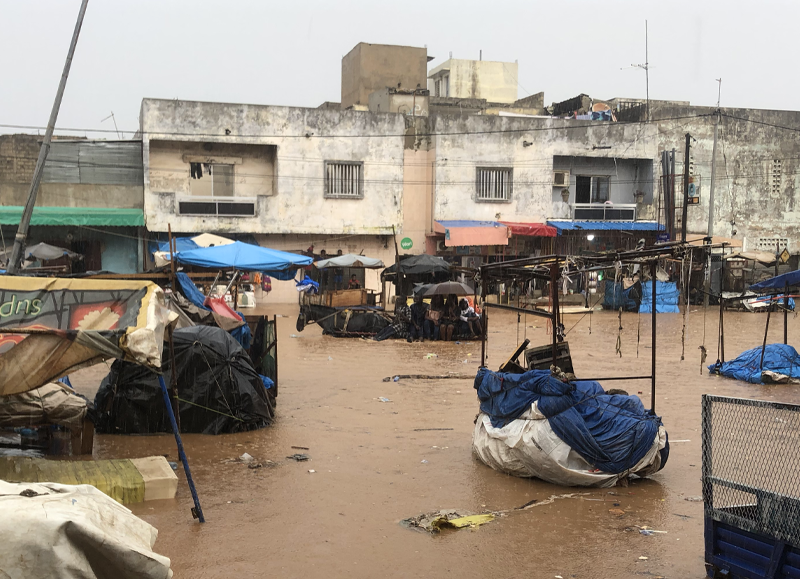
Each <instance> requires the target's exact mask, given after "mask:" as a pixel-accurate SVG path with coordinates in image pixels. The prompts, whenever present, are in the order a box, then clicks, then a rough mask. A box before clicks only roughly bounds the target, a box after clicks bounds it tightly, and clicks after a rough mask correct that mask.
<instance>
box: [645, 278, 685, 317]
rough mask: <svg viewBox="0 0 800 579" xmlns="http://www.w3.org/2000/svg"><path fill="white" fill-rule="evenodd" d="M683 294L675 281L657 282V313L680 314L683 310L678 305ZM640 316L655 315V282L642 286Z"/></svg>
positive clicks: (648, 282) (647, 282)
mask: <svg viewBox="0 0 800 579" xmlns="http://www.w3.org/2000/svg"><path fill="white" fill-rule="evenodd" d="M680 299H681V292H680V290H679V289H678V284H677V283H675V282H674V281H656V313H657V314H679V313H680V312H681V310H680V309H679V308H678V303H679V302H680ZM639 313H640V314H652V313H653V282H652V281H646V282H644V283H643V284H642V304H641V305H640V306H639Z"/></svg>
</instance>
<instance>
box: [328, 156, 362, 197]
mask: <svg viewBox="0 0 800 579" xmlns="http://www.w3.org/2000/svg"><path fill="white" fill-rule="evenodd" d="M363 174H364V163H362V162H359V161H325V197H332V198H341V199H361V198H362V197H364V176H363Z"/></svg>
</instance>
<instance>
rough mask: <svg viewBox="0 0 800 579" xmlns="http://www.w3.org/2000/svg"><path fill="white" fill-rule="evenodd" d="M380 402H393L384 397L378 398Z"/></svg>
mask: <svg viewBox="0 0 800 579" xmlns="http://www.w3.org/2000/svg"><path fill="white" fill-rule="evenodd" d="M378 400H379V401H380V402H391V400H389V399H388V398H384V397H383V396H378Z"/></svg>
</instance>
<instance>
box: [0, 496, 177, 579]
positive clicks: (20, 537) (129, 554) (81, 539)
mask: <svg viewBox="0 0 800 579" xmlns="http://www.w3.org/2000/svg"><path fill="white" fill-rule="evenodd" d="M23 492H24V493H25V494H20V493H23ZM0 513H2V516H0V536H1V537H3V540H2V541H0V577H2V578H3V579H30V578H32V577H47V578H48V579H105V578H112V579H167V578H169V577H172V570H171V569H170V560H169V559H168V558H167V557H163V556H161V555H159V554H157V553H155V552H153V544H154V543H155V542H156V537H157V536H158V531H157V530H156V529H155V527H153V526H151V525H149V524H147V523H146V522H144V521H143V520H141V519H140V518H138V517H136V516H135V515H133V514H132V513H131V512H130V511H129V510H128V509H126V508H125V507H123V506H122V505H121V504H119V503H118V502H117V501H115V500H114V499H112V498H110V497H109V496H107V495H105V494H103V493H102V492H100V491H99V490H97V489H96V488H95V487H93V486H91V485H62V484H57V483H8V482H5V481H0Z"/></svg>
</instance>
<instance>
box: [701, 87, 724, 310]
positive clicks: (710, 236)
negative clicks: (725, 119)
mask: <svg viewBox="0 0 800 579" xmlns="http://www.w3.org/2000/svg"><path fill="white" fill-rule="evenodd" d="M716 81H717V82H718V83H719V89H718V91H717V108H716V110H715V111H714V117H715V120H714V145H713V147H712V148H711V187H709V191H708V230H707V232H706V239H707V241H708V243H713V242H714V182H715V180H716V169H717V136H718V134H719V118H720V116H721V115H720V111H719V101H720V97H721V96H722V78H718V79H716ZM706 263H707V267H708V269H707V271H706V275H705V280H704V281H703V290H704V292H703V293H704V296H703V306H705V307H708V303H709V298H710V296H711V250H710V249H709V250H708V256H707V257H706ZM720 292H722V279H720Z"/></svg>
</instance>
